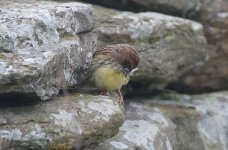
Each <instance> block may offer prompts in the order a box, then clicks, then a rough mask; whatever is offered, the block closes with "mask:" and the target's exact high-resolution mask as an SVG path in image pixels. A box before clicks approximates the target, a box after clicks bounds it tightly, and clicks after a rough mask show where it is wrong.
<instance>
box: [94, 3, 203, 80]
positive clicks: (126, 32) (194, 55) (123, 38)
mask: <svg viewBox="0 0 228 150" xmlns="http://www.w3.org/2000/svg"><path fill="white" fill-rule="evenodd" d="M94 9H95V13H96V16H97V17H96V22H97V24H96V27H95V29H94V33H97V35H98V47H101V46H104V45H106V44H113V43H129V44H132V45H133V46H135V47H136V48H137V50H138V52H139V54H140V57H141V61H140V64H139V67H138V68H139V71H137V72H136V74H135V76H134V77H133V80H134V81H135V82H141V83H158V84H167V83H169V82H171V81H174V80H176V79H178V77H179V76H180V75H182V74H183V73H184V72H186V71H187V70H189V69H190V68H191V67H192V66H193V65H195V64H197V63H199V62H201V61H202V60H203V58H204V50H205V46H206V40H205V37H204V35H203V27H202V25H201V24H199V23H197V22H193V21H190V20H185V19H181V18H176V17H171V16H166V15H162V14H158V13H152V12H145V13H130V12H119V11H115V10H110V9H104V8H101V7H96V6H94Z"/></svg>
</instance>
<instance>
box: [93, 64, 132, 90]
mask: <svg viewBox="0 0 228 150" xmlns="http://www.w3.org/2000/svg"><path fill="white" fill-rule="evenodd" d="M94 80H95V84H96V86H98V87H99V88H100V89H104V90H109V91H112V90H117V89H120V88H121V87H122V86H123V85H125V84H127V83H128V81H129V77H128V76H126V75H124V74H123V73H120V72H117V71H116V70H114V67H113V66H111V65H106V66H102V67H100V68H98V69H97V70H96V71H95V72H94Z"/></svg>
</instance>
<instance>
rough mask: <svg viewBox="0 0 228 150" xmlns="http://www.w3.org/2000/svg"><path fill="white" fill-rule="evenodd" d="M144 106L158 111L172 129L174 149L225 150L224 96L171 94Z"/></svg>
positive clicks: (227, 99)
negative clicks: (174, 140)
mask: <svg viewBox="0 0 228 150" xmlns="http://www.w3.org/2000/svg"><path fill="white" fill-rule="evenodd" d="M156 99H157V101H150V102H147V105H150V106H153V108H156V109H159V110H160V111H161V112H163V113H164V114H166V115H167V116H168V118H169V119H171V120H172V121H173V123H174V124H175V125H176V130H175V132H176V140H177V144H176V148H175V149H177V150H183V149H201V150H227V149H228V143H227V141H228V132H227V131H228V130H227V129H228V112H227V110H228V92H227V91H224V92H218V93H211V94H202V95H192V96H191V95H180V94H174V93H173V94H171V95H170V97H167V96H166V98H161V97H160V98H156Z"/></svg>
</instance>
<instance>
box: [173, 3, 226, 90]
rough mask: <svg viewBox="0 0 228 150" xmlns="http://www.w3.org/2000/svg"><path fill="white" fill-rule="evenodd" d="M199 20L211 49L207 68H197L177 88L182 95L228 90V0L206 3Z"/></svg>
mask: <svg viewBox="0 0 228 150" xmlns="http://www.w3.org/2000/svg"><path fill="white" fill-rule="evenodd" d="M198 21H199V22H202V24H203V25H204V32H205V36H206V38H207V41H208V44H209V46H208V47H207V53H206V55H207V57H206V60H205V63H204V65H202V66H199V67H197V68H194V69H193V70H192V71H191V72H190V73H187V74H186V75H184V76H183V77H182V79H181V80H180V81H178V82H176V83H174V84H173V85H170V87H171V88H172V89H176V90H178V91H182V92H194V93H200V92H210V91H218V90H225V89H226V90H227V89H228V61H227V59H228V28H227V27H228V1H227V0H203V5H202V10H201V14H200V15H199V17H198Z"/></svg>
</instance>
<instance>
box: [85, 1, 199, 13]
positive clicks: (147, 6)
mask: <svg viewBox="0 0 228 150" xmlns="http://www.w3.org/2000/svg"><path fill="white" fill-rule="evenodd" d="M82 1H85V2H89V3H93V4H98V5H102V6H106V7H109V8H114V9H119V10H125V11H126V10H127V11H133V12H142V11H153V12H161V13H164V14H172V15H177V16H183V17H195V16H196V15H197V14H198V13H199V11H200V9H201V5H202V2H201V1H200V0H188V1H186V0H117V1H116V0H115V1H112V0H105V1H94V0H82Z"/></svg>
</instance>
